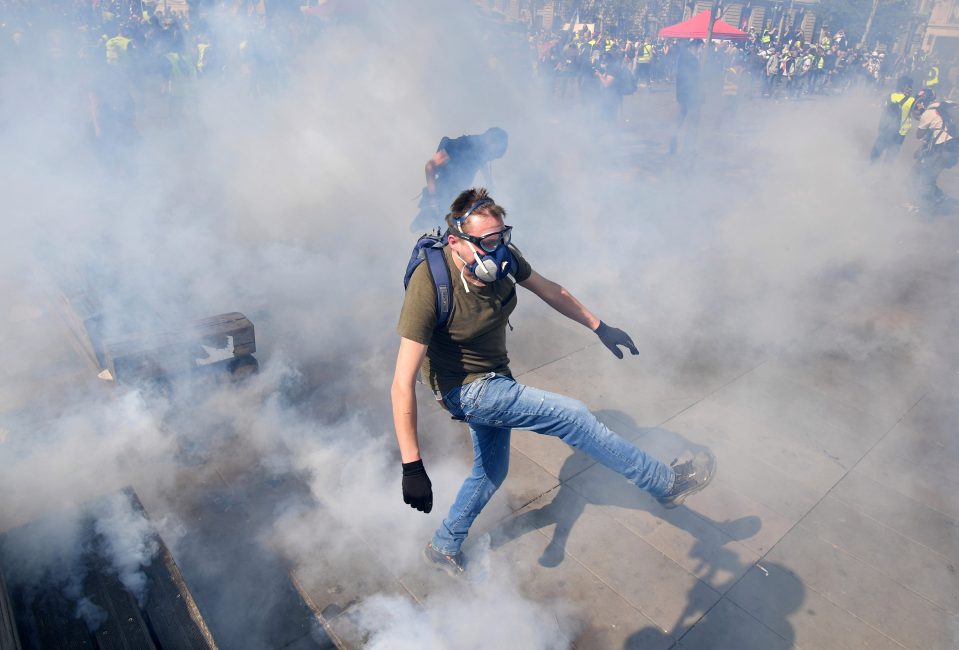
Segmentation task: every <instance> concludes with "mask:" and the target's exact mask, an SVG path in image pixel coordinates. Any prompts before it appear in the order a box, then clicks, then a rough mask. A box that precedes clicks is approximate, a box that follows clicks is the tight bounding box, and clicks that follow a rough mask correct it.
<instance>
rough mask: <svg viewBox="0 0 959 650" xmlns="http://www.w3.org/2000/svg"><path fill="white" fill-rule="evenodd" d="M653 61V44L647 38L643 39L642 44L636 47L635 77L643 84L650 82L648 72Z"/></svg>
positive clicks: (650, 70)
mask: <svg viewBox="0 0 959 650" xmlns="http://www.w3.org/2000/svg"><path fill="white" fill-rule="evenodd" d="M652 63H653V45H652V43H650V42H649V39H648V38H646V39H643V43H642V45H640V46H639V47H638V48H637V49H636V79H638V80H639V81H640V82H641V83H643V84H644V85H649V83H650V73H651V72H652Z"/></svg>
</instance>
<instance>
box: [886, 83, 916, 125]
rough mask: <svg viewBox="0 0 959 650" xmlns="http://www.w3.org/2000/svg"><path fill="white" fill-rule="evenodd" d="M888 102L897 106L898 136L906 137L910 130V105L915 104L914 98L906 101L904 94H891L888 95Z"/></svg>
mask: <svg viewBox="0 0 959 650" xmlns="http://www.w3.org/2000/svg"><path fill="white" fill-rule="evenodd" d="M903 99H905V101H903ZM889 101H891V102H892V103H893V104H899V135H907V134H908V133H909V129H911V128H912V105H913V104H915V103H916V98H915V97H909V98H908V99H907V98H906V93H892V94H891V95H889ZM900 102H902V103H901V104H900Z"/></svg>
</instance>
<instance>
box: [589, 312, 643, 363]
mask: <svg viewBox="0 0 959 650" xmlns="http://www.w3.org/2000/svg"><path fill="white" fill-rule="evenodd" d="M594 331H595V332H596V336H598V337H599V340H600V341H602V342H603V345H605V346H606V347H607V348H609V351H610V352H612V353H613V354H615V355H616V358H617V359H622V358H623V351H622V350H620V349H619V348H618V347H616V346H618V345H622V346H623V347H624V348H626V349H628V350H629V351H630V352H631V353H633V354H639V350H637V349H636V344H635V343H633V339H631V338H629V334H627V333H626V332H624V331H623V330H621V329H619V328H616V327H610V326H609V325H607V324H606V323H604V322H603V321H599V327H597V328H596V329H595V330H594Z"/></svg>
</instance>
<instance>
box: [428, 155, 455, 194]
mask: <svg viewBox="0 0 959 650" xmlns="http://www.w3.org/2000/svg"><path fill="white" fill-rule="evenodd" d="M449 161H450V157H449V154H447V153H446V150H445V149H440V150H439V151H437V152H436V153H434V154H433V157H432V158H430V159H429V160H427V161H426V189H428V190H429V191H430V194H436V170H437V169H439V168H440V167H442V166H443V165H445V164H446V163H448V162H449Z"/></svg>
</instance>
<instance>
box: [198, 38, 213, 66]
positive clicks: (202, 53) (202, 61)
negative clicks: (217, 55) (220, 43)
mask: <svg viewBox="0 0 959 650" xmlns="http://www.w3.org/2000/svg"><path fill="white" fill-rule="evenodd" d="M209 48H210V44H209V43H197V44H196V51H197V56H196V69H197V72H203V66H205V65H206V51H207V50H208V49H209Z"/></svg>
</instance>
